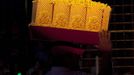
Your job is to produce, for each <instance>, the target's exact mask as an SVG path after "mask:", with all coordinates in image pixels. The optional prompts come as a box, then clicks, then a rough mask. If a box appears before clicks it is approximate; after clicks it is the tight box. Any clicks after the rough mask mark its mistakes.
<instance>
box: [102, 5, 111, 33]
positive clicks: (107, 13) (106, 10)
mask: <svg viewBox="0 0 134 75" xmlns="http://www.w3.org/2000/svg"><path fill="white" fill-rule="evenodd" d="M110 12H111V7H110V6H107V7H105V8H104V11H103V21H102V29H103V30H106V31H107V30H108V26H109V18H110Z"/></svg>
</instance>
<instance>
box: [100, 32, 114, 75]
mask: <svg viewBox="0 0 134 75" xmlns="http://www.w3.org/2000/svg"><path fill="white" fill-rule="evenodd" d="M99 38H100V44H99V46H98V47H99V50H100V52H101V60H100V72H99V75H112V45H111V40H110V33H109V32H106V31H102V32H100V35H99Z"/></svg>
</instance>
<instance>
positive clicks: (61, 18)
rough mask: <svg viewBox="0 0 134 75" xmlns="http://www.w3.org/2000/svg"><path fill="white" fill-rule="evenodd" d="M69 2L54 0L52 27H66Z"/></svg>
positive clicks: (66, 0)
mask: <svg viewBox="0 0 134 75" xmlns="http://www.w3.org/2000/svg"><path fill="white" fill-rule="evenodd" d="M69 12H70V3H69V1H68V0H56V1H55V4H54V13H53V22H52V26H53V27H58V28H68V22H69Z"/></svg>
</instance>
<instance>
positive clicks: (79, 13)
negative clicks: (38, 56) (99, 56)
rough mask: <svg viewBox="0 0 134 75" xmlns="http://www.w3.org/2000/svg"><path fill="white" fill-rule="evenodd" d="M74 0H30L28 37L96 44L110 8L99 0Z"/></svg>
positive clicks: (104, 26) (107, 20)
mask: <svg viewBox="0 0 134 75" xmlns="http://www.w3.org/2000/svg"><path fill="white" fill-rule="evenodd" d="M56 1H58V2H56ZM62 1H63V2H62ZM77 1H78V0H73V1H72V3H71V6H70V5H69V2H68V0H55V2H52V1H50V0H36V1H33V14H32V23H31V25H30V26H29V28H30V34H31V39H39V40H48V41H65V42H72V43H80V44H92V45H97V44H99V32H100V30H101V29H104V30H108V22H109V16H110V11H111V8H110V7H109V6H107V5H104V4H102V3H99V2H92V1H89V3H84V2H83V1H82V0H79V1H80V2H77Z"/></svg>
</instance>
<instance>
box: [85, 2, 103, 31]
mask: <svg viewBox="0 0 134 75" xmlns="http://www.w3.org/2000/svg"><path fill="white" fill-rule="evenodd" d="M102 14H103V10H102V9H101V7H100V5H99V3H97V2H91V3H90V4H89V5H88V6H87V15H86V30H88V31H93V32H99V31H100V29H101V22H102V19H103V15H102Z"/></svg>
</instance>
